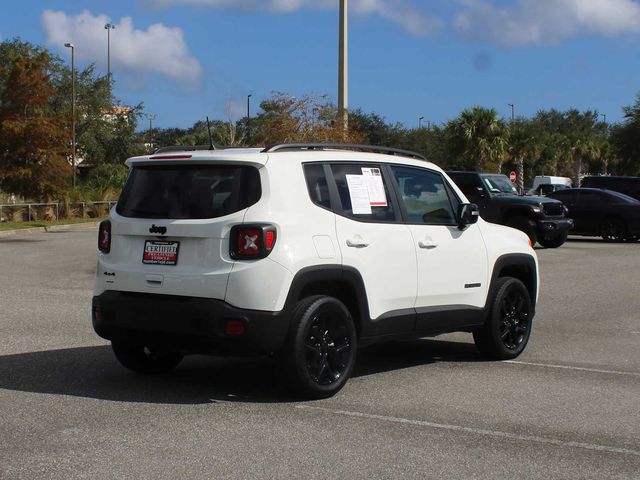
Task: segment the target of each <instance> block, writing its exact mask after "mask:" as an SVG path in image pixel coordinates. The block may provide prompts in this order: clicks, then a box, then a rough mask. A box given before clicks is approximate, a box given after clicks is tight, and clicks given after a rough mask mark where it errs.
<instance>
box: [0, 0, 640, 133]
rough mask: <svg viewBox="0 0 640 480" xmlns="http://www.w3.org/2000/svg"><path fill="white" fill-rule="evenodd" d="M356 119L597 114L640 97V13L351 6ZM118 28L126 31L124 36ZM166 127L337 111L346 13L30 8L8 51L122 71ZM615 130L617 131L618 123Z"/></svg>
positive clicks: (280, 7) (426, 3) (144, 0)
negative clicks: (28, 50) (271, 103)
mask: <svg viewBox="0 0 640 480" xmlns="http://www.w3.org/2000/svg"><path fill="white" fill-rule="evenodd" d="M348 3H349V108H351V109H361V110H362V111H364V112H365V113H376V114H378V115H380V116H382V117H383V118H384V119H385V120H386V121H387V122H390V123H395V122H400V123H402V124H404V125H405V126H406V127H417V126H418V122H419V118H420V117H424V119H423V120H422V121H423V122H425V123H426V122H430V123H433V124H442V123H444V122H446V121H448V120H450V119H452V118H455V117H456V116H457V115H458V114H459V112H460V111H461V110H462V109H464V108H469V107H472V106H476V105H478V106H483V107H488V108H495V109H496V110H497V112H498V113H499V115H501V116H503V117H504V118H506V119H509V118H510V116H511V107H510V106H509V105H508V104H513V105H514V109H515V114H516V116H526V117H530V116H532V115H534V114H535V113H536V112H537V111H539V110H542V109H551V108H556V109H561V110H564V109H568V108H577V109H579V110H587V109H590V110H597V111H598V112H599V113H601V114H603V115H606V119H607V121H608V122H619V121H621V120H622V107H623V106H625V105H631V104H633V103H634V101H635V97H636V95H637V94H638V93H640V0H349V2H348ZM106 23H111V24H113V25H114V26H115V28H114V29H113V30H109V32H108V31H107V30H106V29H105V28H104V27H105V24H106ZM108 33H109V35H110V47H111V48H110V51H111V55H110V59H111V71H112V77H113V80H114V82H115V95H116V96H117V97H118V98H120V99H121V100H122V101H123V103H125V104H129V105H137V104H138V103H140V102H142V103H143V104H144V109H145V113H146V114H147V115H148V117H146V118H144V119H143V120H142V125H143V126H148V122H149V118H150V119H151V121H152V122H153V127H154V128H155V127H160V128H167V127H181V128H186V127H189V126H191V125H192V124H193V123H194V122H196V121H197V120H200V119H203V118H204V117H205V116H206V115H208V116H209V117H210V118H216V119H228V118H231V119H233V120H238V119H239V118H241V117H243V116H245V115H246V111H247V96H248V95H251V96H252V97H251V100H250V102H251V111H252V115H255V113H256V110H257V109H258V108H259V103H260V102H261V101H262V100H265V99H267V98H269V97H270V96H271V95H272V93H273V92H283V93H286V94H289V95H292V96H303V95H307V94H310V95H316V96H319V97H321V96H323V95H326V96H327V97H328V99H329V100H331V101H333V102H334V103H337V100H336V99H337V88H338V87H337V83H338V73H337V71H338V0H109V1H89V0H46V1H43V0H20V1H18V2H8V1H7V2H4V3H3V5H2V15H0V40H7V39H11V38H14V37H20V38H21V39H22V40H23V41H28V42H31V43H35V44H39V45H43V46H46V47H47V48H49V49H50V50H51V51H53V52H55V53H56V54H58V55H60V56H61V58H63V59H64V60H65V61H67V62H69V63H70V61H71V59H70V50H69V49H68V48H65V47H64V44H65V43H67V42H71V43H73V44H74V45H75V56H76V64H77V65H78V67H80V68H83V67H86V66H87V65H89V64H91V63H95V65H96V68H97V70H98V72H100V73H101V74H105V75H106V72H107V34H108ZM602 118H604V117H602Z"/></svg>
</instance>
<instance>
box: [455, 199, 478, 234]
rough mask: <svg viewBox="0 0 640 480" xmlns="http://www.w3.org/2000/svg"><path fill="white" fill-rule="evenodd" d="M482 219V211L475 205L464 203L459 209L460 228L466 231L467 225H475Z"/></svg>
mask: <svg viewBox="0 0 640 480" xmlns="http://www.w3.org/2000/svg"><path fill="white" fill-rule="evenodd" d="M479 217H480V210H479V209H478V205H476V204H475V203H463V204H461V205H460V206H459V207H458V228H459V229H460V230H464V229H465V227H467V225H473V224H474V223H476V222H477V221H478V218H479Z"/></svg>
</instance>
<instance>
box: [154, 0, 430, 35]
mask: <svg viewBox="0 0 640 480" xmlns="http://www.w3.org/2000/svg"><path fill="white" fill-rule="evenodd" d="M146 3H148V4H150V5H153V6H156V7H160V8H167V7H171V6H180V5H184V6H193V7H210V8H229V9H231V8H232V9H237V10H242V11H267V12H276V13H292V12H295V11H297V10H300V9H302V8H313V9H317V10H326V9H330V8H335V9H337V6H338V0H146ZM349 6H350V11H351V12H352V13H354V14H356V15H379V16H380V17H382V18H386V19H387V20H391V21H392V22H394V23H397V24H398V25H400V26H401V27H402V28H404V29H405V30H406V31H408V32H409V33H411V34H413V35H427V34H430V33H432V32H433V31H434V30H437V29H438V28H439V27H440V26H441V24H442V22H441V21H440V20H438V19H436V18H434V17H430V16H428V15H426V14H425V13H423V12H422V11H420V10H418V9H417V8H415V7H414V6H413V5H412V4H411V1H410V0H350V2H349Z"/></svg>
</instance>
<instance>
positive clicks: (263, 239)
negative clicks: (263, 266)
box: [229, 225, 277, 260]
mask: <svg viewBox="0 0 640 480" xmlns="http://www.w3.org/2000/svg"><path fill="white" fill-rule="evenodd" d="M276 239H277V234H276V228H275V227H274V226H273V225H236V226H235V227H233V228H232V229H231V236H230V239H229V255H230V256H231V258H233V259H234V260H258V259H261V258H265V257H266V256H268V255H269V254H270V253H271V251H272V250H273V249H274V247H275V245H276Z"/></svg>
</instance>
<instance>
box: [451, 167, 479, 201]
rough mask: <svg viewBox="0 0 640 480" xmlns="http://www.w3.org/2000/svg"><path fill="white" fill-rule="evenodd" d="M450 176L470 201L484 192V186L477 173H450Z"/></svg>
mask: <svg viewBox="0 0 640 480" xmlns="http://www.w3.org/2000/svg"><path fill="white" fill-rule="evenodd" d="M451 178H452V179H453V181H454V182H456V185H457V186H458V188H460V190H462V191H463V192H464V194H465V195H466V196H467V198H469V200H471V201H474V200H477V199H478V198H480V195H481V194H482V193H484V188H483V186H482V183H481V182H480V178H479V177H478V175H474V174H464V173H462V174H455V175H451Z"/></svg>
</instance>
